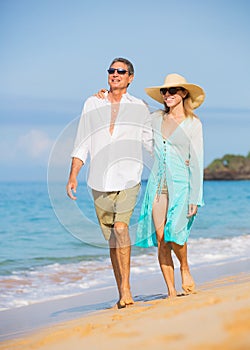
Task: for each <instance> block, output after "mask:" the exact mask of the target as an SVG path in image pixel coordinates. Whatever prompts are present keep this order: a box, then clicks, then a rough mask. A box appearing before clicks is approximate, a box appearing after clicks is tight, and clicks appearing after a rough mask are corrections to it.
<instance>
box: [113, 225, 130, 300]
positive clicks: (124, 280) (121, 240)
mask: <svg viewBox="0 0 250 350" xmlns="http://www.w3.org/2000/svg"><path fill="white" fill-rule="evenodd" d="M114 234H115V238H116V242H117V248H116V258H117V262H118V264H119V272H120V279H119V283H120V286H119V293H120V300H119V305H118V306H120V307H125V306H126V305H130V304H133V303H134V300H133V298H132V295H131V290H130V282H129V280H130V255H131V242H130V237H129V231H128V226H127V224H125V223H123V222H116V223H115V225H114Z"/></svg>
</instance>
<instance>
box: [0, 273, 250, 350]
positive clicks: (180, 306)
mask: <svg viewBox="0 0 250 350" xmlns="http://www.w3.org/2000/svg"><path fill="white" fill-rule="evenodd" d="M40 307H41V306H40ZM166 348H168V349H171V350H172V349H173V350H174V349H192V350H196V349H202V350H203V349H204V350H208V349H220V350H221V349H225V350H231V349H249V348H250V273H249V272H241V273H238V274H236V275H233V276H226V277H221V278H219V279H217V280H213V281H209V282H206V283H202V284H201V285H199V286H198V288H197V294H192V295H188V296H182V297H177V298H174V299H169V298H166V296H165V295H163V294H154V295H148V296H147V297H144V298H142V300H140V298H137V301H136V303H135V304H134V305H133V306H131V307H127V308H125V309H120V310H118V309H116V308H110V309H106V310H102V311H96V312H92V313H91V314H88V315H85V316H83V317H81V318H76V319H74V320H70V321H66V322H62V323H58V324H55V325H52V326H49V325H47V326H46V327H44V328H43V329H40V330H36V331H34V332H33V333H30V334H28V335H25V336H23V337H21V338H17V339H12V340H4V341H2V342H1V343H0V349H5V350H7V349H8V350H12V349H13V350H26V349H42V350H72V349H74V350H75V349H76V350H78V349H90V350H92V349H93V350H95V349H96V350H102V349H103V350H106V349H107V350H108V349H109V350H112V349H119V350H123V349H124V350H125V349H126V350H127V349H136V350H139V349H143V350H145V349H156V350H159V349H166Z"/></svg>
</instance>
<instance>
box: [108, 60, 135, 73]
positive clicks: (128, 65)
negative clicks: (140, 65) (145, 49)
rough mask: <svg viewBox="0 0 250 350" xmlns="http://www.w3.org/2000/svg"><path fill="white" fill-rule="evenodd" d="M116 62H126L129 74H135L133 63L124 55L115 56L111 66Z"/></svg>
mask: <svg viewBox="0 0 250 350" xmlns="http://www.w3.org/2000/svg"><path fill="white" fill-rule="evenodd" d="M115 62H122V63H125V64H126V66H127V67H128V74H129V75H133V74H134V72H135V71H134V67H133V65H132V63H131V62H130V61H129V60H127V59H126V58H123V57H117V58H114V59H113V61H112V62H111V64H110V66H109V67H111V66H112V65H113V64H114V63H115Z"/></svg>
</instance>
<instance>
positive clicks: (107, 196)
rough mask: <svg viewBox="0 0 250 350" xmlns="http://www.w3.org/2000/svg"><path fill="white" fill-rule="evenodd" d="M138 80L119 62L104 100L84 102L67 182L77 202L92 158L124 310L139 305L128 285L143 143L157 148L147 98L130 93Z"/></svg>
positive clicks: (113, 67) (95, 191)
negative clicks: (81, 179) (131, 226)
mask: <svg viewBox="0 0 250 350" xmlns="http://www.w3.org/2000/svg"><path fill="white" fill-rule="evenodd" d="M133 79H134V68H133V65H132V63H131V62H129V61H128V60H127V59H124V58H116V59H114V60H113V61H112V63H111V65H110V67H109V69H108V84H109V87H110V90H109V92H107V93H106V96H105V98H104V99H98V98H97V97H95V96H91V97H89V98H88V99H87V101H86V102H85V104H84V108H83V112H82V116H81V119H80V122H79V126H78V132H77V137H76V140H75V147H74V150H73V152H72V155H71V156H72V164H71V171H70V175H69V180H68V184H67V194H68V196H69V197H70V198H71V199H73V200H75V199H76V196H75V193H76V190H77V175H78V174H79V172H80V169H81V167H82V166H83V164H84V163H85V162H86V159H87V156H88V154H89V155H90V169H89V175H88V181H87V182H88V186H89V187H90V188H91V189H92V193H93V198H94V203H95V209H96V214H97V217H98V221H99V223H100V227H101V229H102V232H103V235H104V237H105V239H106V240H108V242H109V249H110V258H111V262H112V267H113V270H114V275H115V279H116V283H117V287H118V292H119V301H118V307H119V308H122V307H126V305H129V304H133V302H134V301H133V298H132V295H131V290H130V282H129V280H130V255H131V241H130V236H129V230H128V226H129V221H130V218H131V215H132V213H133V210H134V207H135V205H136V199H137V195H138V192H139V189H140V181H141V173H142V168H143V162H142V143H143V144H144V146H145V147H146V148H147V149H148V150H149V151H151V149H152V128H151V117H150V114H149V111H148V108H147V107H146V105H145V103H144V102H143V101H142V100H140V99H137V98H135V97H134V96H131V95H130V94H128V93H127V88H128V86H129V84H131V82H132V81H133Z"/></svg>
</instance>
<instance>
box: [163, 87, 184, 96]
mask: <svg viewBox="0 0 250 350" xmlns="http://www.w3.org/2000/svg"><path fill="white" fill-rule="evenodd" d="M180 90H184V89H183V88H182V87H170V88H161V89H160V93H161V94H162V95H166V93H167V92H168V93H169V95H175V94H176V93H177V91H180Z"/></svg>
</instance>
